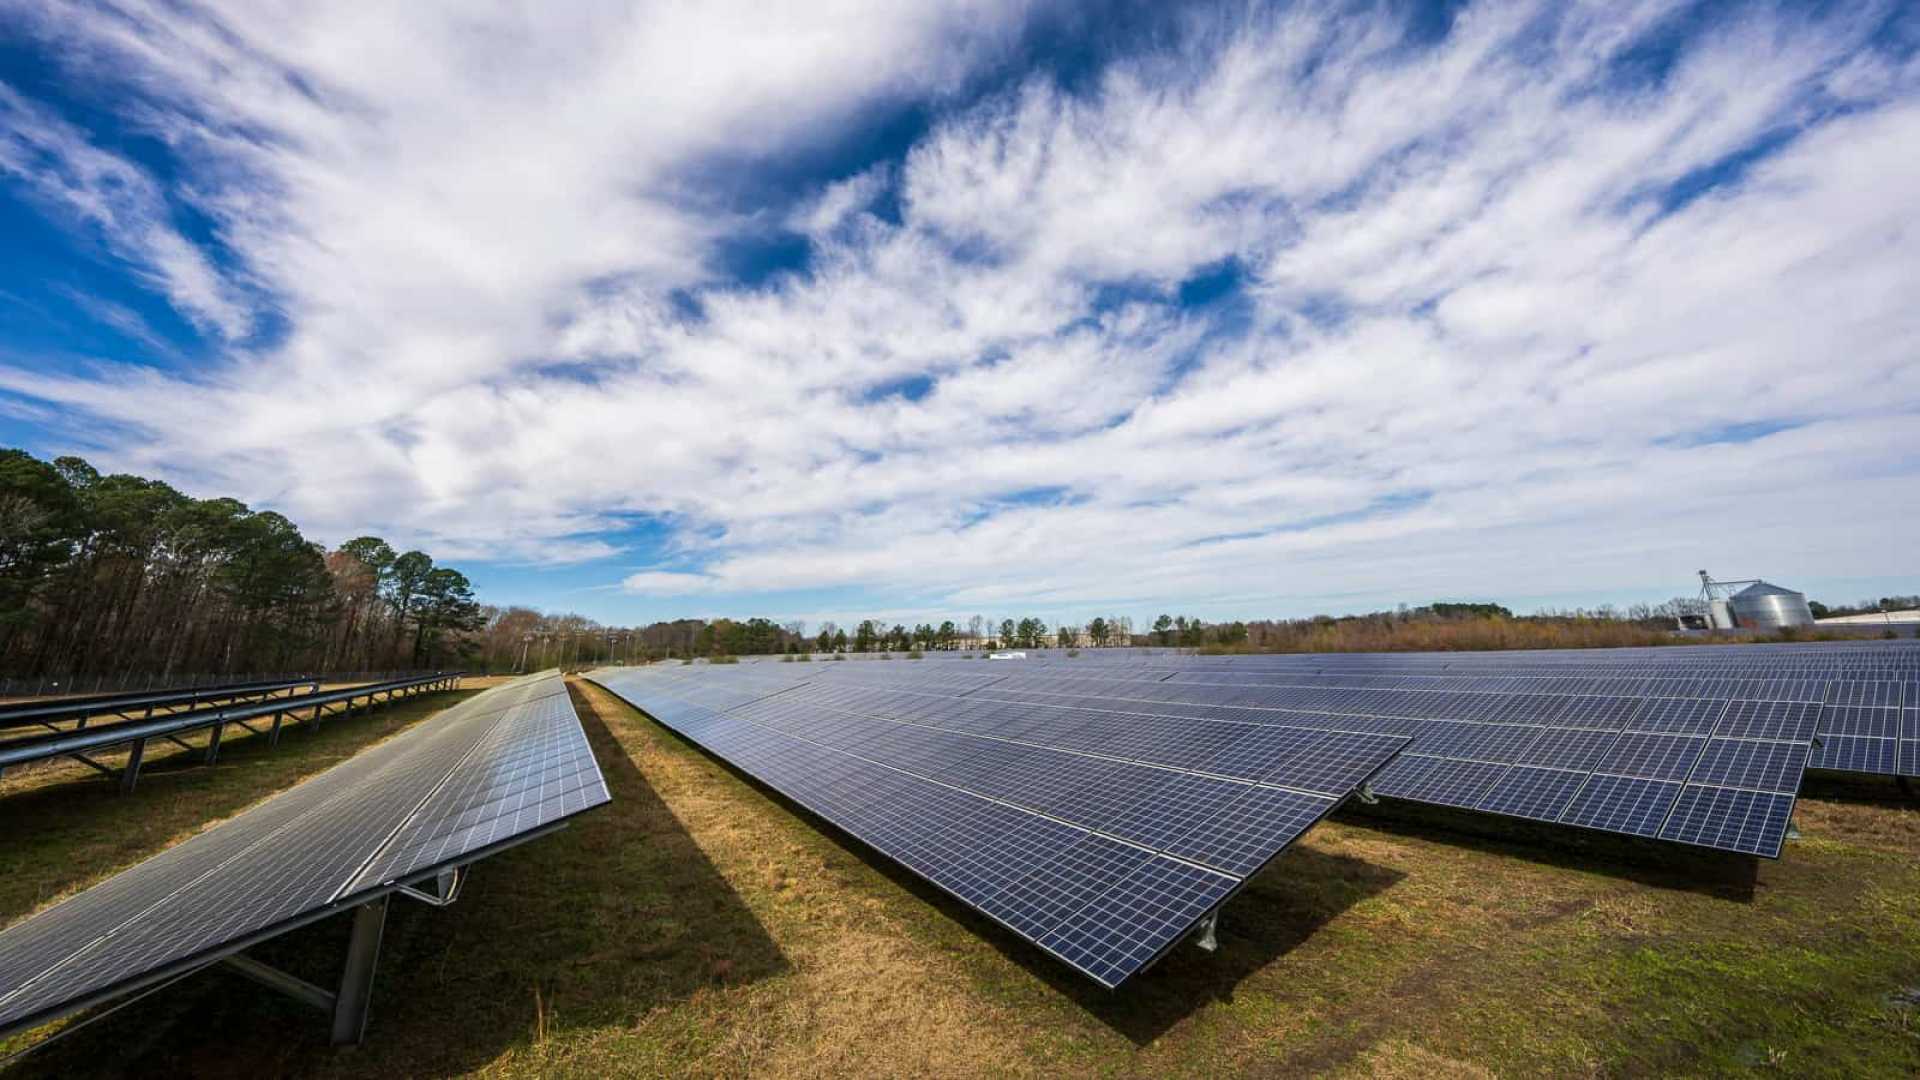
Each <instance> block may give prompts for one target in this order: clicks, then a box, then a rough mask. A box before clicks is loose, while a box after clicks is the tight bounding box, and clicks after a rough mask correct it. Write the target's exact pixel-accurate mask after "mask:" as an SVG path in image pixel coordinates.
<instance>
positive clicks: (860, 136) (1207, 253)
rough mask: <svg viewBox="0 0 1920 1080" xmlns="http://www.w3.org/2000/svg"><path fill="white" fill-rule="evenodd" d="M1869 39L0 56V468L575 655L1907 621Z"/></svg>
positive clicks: (542, 40)
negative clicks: (1787, 589)
mask: <svg viewBox="0 0 1920 1080" xmlns="http://www.w3.org/2000/svg"><path fill="white" fill-rule="evenodd" d="M1917 146H1920V11H1917V10H1916V8H1915V7H1914V6H1913V5H1911V4H1900V3H1886V4H1875V3H1832V4H1818V5H1813V4H1792V5H1777V6H1776V5H1767V4H1758V3H1707V4H1672V3H1634V2H1616V0H1610V2H1605V3H1578V2H1574V3H1564V2H1545V3H1469V4H1456V3H1448V4H1394V3H1386V4H1366V3H1343V4H1313V3H1298V4H1282V5H1265V4H1237V3H1236V4H1205V3H1191V4H1171V3H1145V4H1138V5H1128V4H1118V5H1112V4H1100V5H1093V4H1082V5H1071V4H1058V3H1018V2H1013V0H978V2H975V0H951V2H949V0H939V2H934V0H927V2H922V3H915V4H879V5H875V4H868V3H855V2H827V3H797V2H796V3H792V4H776V5H762V4H757V3H732V2H725V0H708V2H705V3H700V4H681V3H636V4H624V3H623V4H586V3H582V4H539V5H530V4H484V3H476V2H472V0H459V2H436V0H415V2H412V3H408V4H387V3H367V4H360V3H348V2H334V3H327V4H297V3H279V2H266V0H212V2H193V0H156V2H145V0H127V2H124V3H110V4H94V3H85V4H69V3H64V2H54V0H39V2H32V3H21V2H17V0H0V244H3V245H4V254H5V257H4V259H0V444H4V445H13V446H19V447H23V448H25V449H27V450H30V451H32V452H34V453H36V454H40V455H43V456H52V455H56V454H79V455H82V456H84V457H86V458H88V459H89V460H91V461H92V462H94V464H96V465H97V466H99V467H101V468H103V469H107V470H112V471H127V472H134V473H139V474H142V475H147V476H154V477H159V478H163V479H166V480H168V481H170V482H172V483H174V484H175V485H176V486H179V487H180V488H181V489H183V490H185V491H187V492H189V493H191V494H195V495H201V496H213V495H232V496H234V497H237V498H240V499H242V500H244V501H246V502H248V503H249V504H250V505H252V506H255V507H256V508H262V509H265V508H271V509H275V510H279V511H281V512H282V513H285V514H287V515H288V516H289V517H291V518H292V519H293V520H295V521H296V522H298V523H299V524H300V525H301V527H302V528H303V530H304V531H305V532H306V533H307V534H308V535H309V536H310V537H313V538H314V539H317V540H320V541H322V542H326V543H338V542H339V541H342V540H345V539H348V538H351V537H353V536H358V535H362V534H369V533H370V534H375V535H380V536H383V537H385V538H387V539H388V540H390V541H392V542H394V543H395V544H398V545H410V546H418V547H421V548H423V549H425V550H427V551H429V552H430V553H432V554H433V555H434V556H435V557H436V558H437V559H439V560H441V561H442V562H448V563H452V564H455V565H458V566H460V567H462V568H463V569H465V570H467V571H468V573H469V575H470V576H471V577H472V578H473V580H474V581H475V583H476V586H477V587H478V589H479V591H480V594H481V596H482V599H485V600H488V601H492V602H496V603H528V604H533V605H536V606H540V607H543V608H547V609H551V610H573V611H578V612H581V613H583V614H586V615H589V616H592V617H595V618H599V619H601V620H603V621H607V622H612V623H621V624H625V623H634V622H641V621H650V620H653V619H657V618H674V617H682V616H690V615H692V616H711V615H730V616H745V615H754V614H761V615H768V616H772V617H775V618H778V619H782V620H786V619H807V620H810V621H812V622H814V623H815V624H816V625H817V624H818V622H819V621H820V620H823V619H836V620H839V621H841V622H843V623H844V622H847V621H850V620H854V619H858V618H864V617H869V616H874V617H885V618H895V617H897V618H901V619H906V620H909V621H912V620H917V619H920V618H932V619H935V620H938V619H940V618H945V617H952V618H956V619H958V620H964V619H965V618H966V617H967V616H969V615H972V614H976V613H977V614H983V615H985V616H987V617H989V618H990V619H994V620H996V621H997V620H998V619H999V618H1002V617H1005V616H1008V615H1013V616H1021V615H1028V614H1031V615H1037V616H1040V617H1042V618H1046V619H1048V620H1049V621H1052V622H1059V621H1080V620H1084V619H1087V618H1089V617H1091V616H1093V615H1096V614H1105V615H1114V614H1125V615H1131V616H1133V617H1134V618H1135V620H1136V622H1138V621H1141V620H1143V619H1145V618H1150V617H1151V616H1152V615H1153V614H1156V613H1158V612H1161V611H1171V612H1185V613H1190V614H1195V615H1200V616H1203V617H1206V618H1209V619H1232V618H1254V617H1278V616H1299V615H1307V614H1313V613H1317V612H1331V613H1340V612H1348V611H1364V610H1370V609H1376V608H1380V607H1386V606H1391V605H1394V604H1397V603H1403V602H1404V603H1413V604H1418V603H1423V602H1427V601H1431V600H1440V599H1448V600H1494V601H1499V602H1503V603H1507V604H1509V605H1510V606H1514V607H1516V608H1519V609H1522V610H1526V609H1531V608H1535V607H1540V606H1555V607H1567V606H1576V605H1593V604H1599V603H1626V602H1631V601H1636V600H1645V601H1651V602H1658V601H1660V600H1663V599H1665V598H1668V597H1671V596H1675V595H1683V594H1690V593H1692V592H1693V591H1694V590H1695V588H1696V587H1697V585H1694V584H1690V583H1693V582H1694V581H1695V579H1694V577H1693V574H1694V571H1695V570H1697V569H1699V568H1702V567H1705V568H1707V569H1709V570H1711V571H1713V572H1714V573H1715V574H1716V575H1717V576H1720V577H1726V578H1735V577H1754V576H1764V577H1766V578H1768V579H1771V580H1774V581H1778V582H1781V583H1783V584H1788V585H1791V586H1794V587H1797V588H1802V589H1805V590H1807V591H1808V592H1809V593H1811V594H1812V595H1813V596H1814V597H1815V598H1818V599H1826V600H1829V601H1838V600H1850V599H1854V598H1857V597H1863V596H1878V595H1885V594H1889V593H1896V592H1898V593H1910V592H1915V591H1920V567H1917V565H1916V550H1917V548H1916V540H1917V539H1920V153H1916V152H1915V147H1917Z"/></svg>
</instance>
